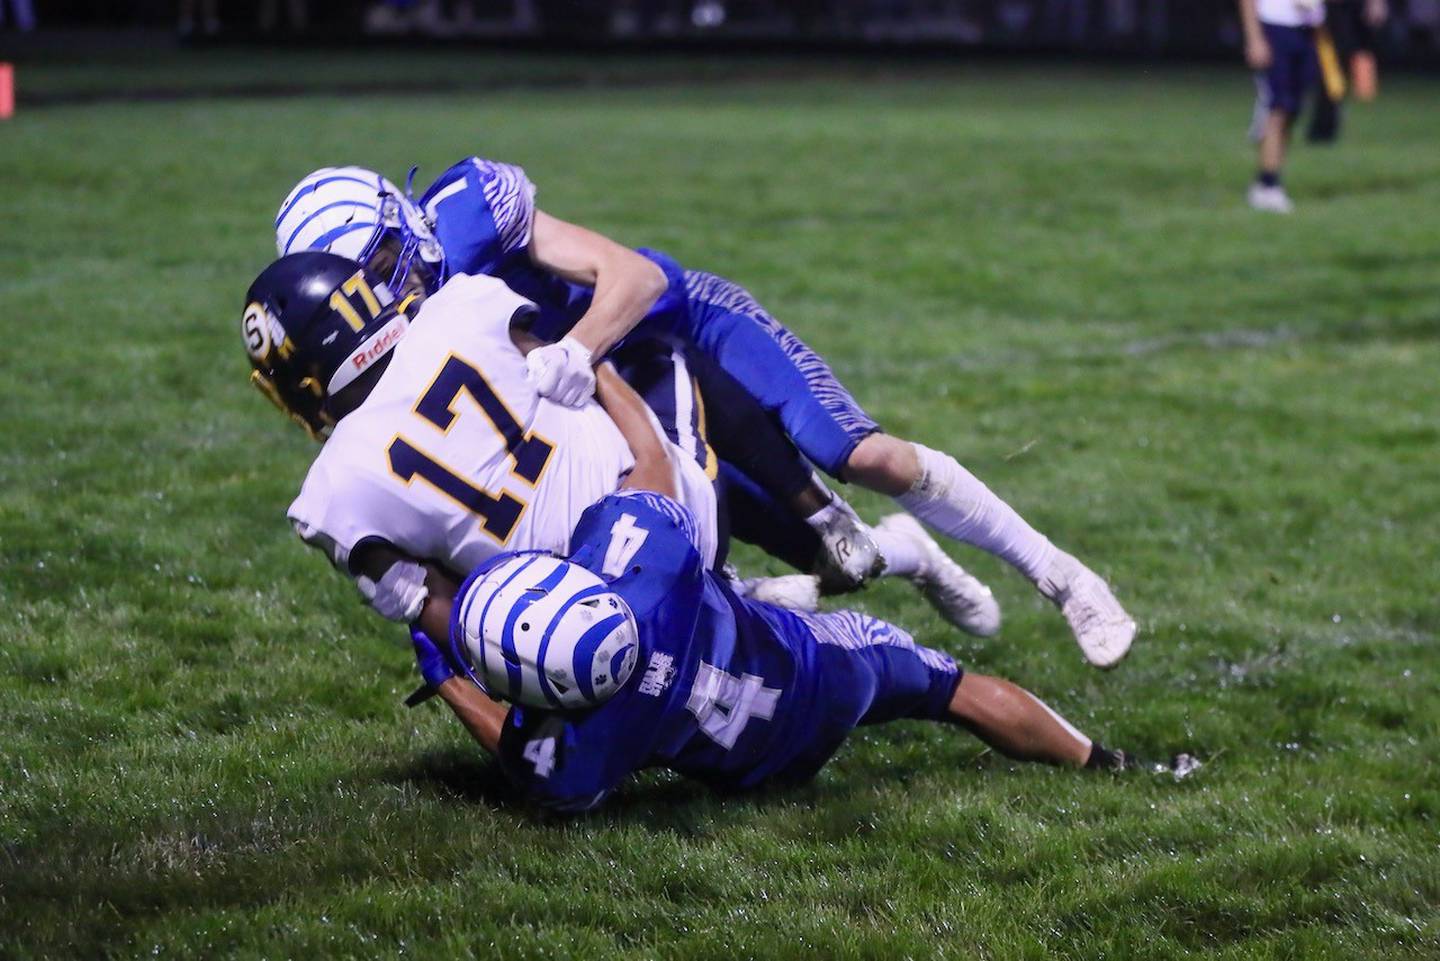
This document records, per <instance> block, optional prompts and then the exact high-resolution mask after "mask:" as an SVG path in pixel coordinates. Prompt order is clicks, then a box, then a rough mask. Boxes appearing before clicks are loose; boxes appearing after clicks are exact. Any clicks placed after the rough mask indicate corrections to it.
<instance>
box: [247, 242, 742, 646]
mask: <svg viewBox="0 0 1440 961" xmlns="http://www.w3.org/2000/svg"><path fill="white" fill-rule="evenodd" d="M396 308H397V305H396V304H395V303H393V298H392V296H391V295H390V293H389V291H388V290H387V288H386V287H385V286H384V285H383V284H381V283H380V282H378V280H377V279H376V278H375V277H374V276H373V275H371V274H369V273H368V272H367V271H365V270H364V269H363V268H361V267H360V266H359V265H358V264H356V263H354V262H353V261H349V260H346V259H345V258H343V257H338V256H335V255H333V254H322V253H305V254H297V255H292V256H290V257H285V258H282V259H281V260H278V261H276V262H275V263H274V264H272V265H271V266H270V267H269V268H267V269H266V270H265V271H264V272H263V273H261V275H260V276H259V277H258V278H257V279H256V281H255V283H254V284H252V285H251V288H250V291H249V294H248V295H247V306H246V309H245V314H244V318H243V334H244V337H245V343H246V349H247V352H248V353H249V355H250V360H251V364H252V366H253V367H254V371H253V373H252V375H251V377H252V380H253V381H254V382H255V383H256V385H257V386H259V387H260V388H261V390H262V391H264V392H265V393H266V394H267V395H268V396H269V397H270V398H271V399H272V400H273V401H275V402H276V403H277V405H279V406H280V407H281V408H282V409H283V410H285V411H287V412H288V413H290V414H291V416H292V417H293V418H294V419H295V420H296V421H297V422H299V423H300V424H301V425H302V426H303V427H305V429H306V430H307V431H309V432H310V433H311V434H312V435H313V436H316V437H323V438H324V439H325V444H324V447H322V448H321V451H320V454H319V455H318V456H317V457H316V459H315V462H314V464H313V465H312V466H311V468H310V471H309V474H308V475H307V477H306V479H305V483H304V486H303V487H302V489H301V491H300V495H299V497H297V498H296V499H295V502H294V503H293V504H291V506H290V510H289V517H290V520H291V522H292V523H293V525H294V527H295V530H296V532H297V533H298V534H299V535H300V537H301V538H303V539H304V540H305V541H306V542H307V543H309V544H311V545H312V546H315V547H318V548H320V549H322V550H323V551H324V552H325V553H326V554H327V555H328V556H329V557H330V559H331V561H332V562H333V563H334V564H335V565H336V566H337V567H339V568H340V569H341V570H344V571H346V572H348V573H350V574H351V575H352V576H354V577H355V578H356V582H357V584H358V586H359V587H360V590H361V593H362V594H364V595H365V597H366V599H367V600H369V601H370V603H371V604H372V605H373V606H374V607H375V608H376V609H377V610H378V611H379V612H380V613H381V614H383V615H384V616H386V617H388V618H390V619H392V620H397V621H409V620H412V619H413V618H414V616H415V614H416V613H417V612H418V610H419V605H420V604H421V603H422V602H423V600H424V596H425V591H424V575H423V571H422V569H421V567H420V566H419V564H417V563H414V559H421V558H423V559H426V560H431V561H435V562H437V563H440V564H442V565H443V566H445V567H447V568H449V569H450V570H452V571H455V572H457V573H464V572H465V571H468V570H470V569H472V568H474V567H475V566H477V565H478V564H480V563H481V562H483V561H484V560H486V559H487V558H489V557H491V556H493V555H494V554H497V553H499V552H501V551H504V550H516V549H539V550H548V551H556V552H561V553H563V552H564V551H565V550H566V549H567V548H568V546H569V537H570V532H571V531H572V530H573V529H574V526H575V523H576V521H577V520H578V519H579V517H580V514H581V513H582V512H583V511H584V510H585V508H587V507H589V506H590V505H591V504H593V503H594V502H596V501H597V500H599V499H600V498H601V497H603V496H604V495H606V494H608V493H610V492H612V491H614V490H615V489H616V488H617V487H618V486H619V484H620V481H621V479H622V477H623V476H624V475H625V474H626V473H627V472H628V471H630V470H631V469H632V468H633V467H634V464H635V458H634V456H633V454H632V451H631V443H644V442H646V438H647V437H653V430H652V429H651V427H650V423H649V418H650V415H649V413H648V412H646V411H644V409H643V406H641V404H640V401H639V399H638V398H637V397H635V396H634V394H633V393H631V392H629V391H628V389H627V388H624V387H623V384H621V383H620V381H619V379H618V377H616V376H615V375H614V374H613V372H609V371H607V372H606V379H607V383H610V384H611V386H614V387H616V388H618V390H620V391H623V392H624V393H625V394H627V395H628V398H624V399H625V400H626V401H633V404H631V406H632V407H633V408H634V409H638V410H640V411H641V413H640V414H638V415H637V414H635V413H634V411H633V410H627V409H620V410H612V411H611V413H610V414H607V413H606V411H605V410H603V409H602V408H601V406H600V404H598V403H589V404H586V405H584V406H582V407H580V408H568V407H564V406H561V405H559V404H555V403H552V402H550V401H547V400H543V399H542V398H540V396H539V395H538V394H537V393H536V391H535V389H534V387H533V386H531V385H530V384H529V382H528V381H527V379H526V375H525V370H526V367H525V354H524V351H523V350H522V348H521V346H520V343H523V338H524V337H525V336H526V335H524V334H523V333H520V332H518V331H515V330H513V329H512V327H511V322H512V320H514V319H515V318H516V316H517V315H519V314H523V313H524V312H525V311H527V310H530V309H533V308H532V307H531V306H530V304H529V302H528V301H526V300H524V299H523V298H521V297H520V296H518V295H517V294H515V293H514V292H512V291H511V290H510V289H509V288H508V287H506V286H505V284H504V282H503V281H500V280H496V279H495V278H492V277H485V276H476V277H463V278H456V281H455V282H453V283H451V284H448V285H447V286H446V287H445V289H444V290H443V291H442V292H440V293H438V294H436V295H435V296H433V297H431V298H430V299H429V300H428V301H426V303H425V306H424V309H423V310H421V311H420V312H418V313H417V314H416V315H415V318H414V320H413V321H412V320H410V319H409V318H408V317H407V316H406V315H405V314H404V313H402V312H400V311H399V310H398V309H396ZM609 378H613V382H611V381H609ZM610 397H611V395H610V394H608V393H607V394H605V395H603V398H604V399H605V400H610ZM627 416H628V417H630V418H632V420H633V418H634V417H636V416H639V417H642V418H644V419H645V421H646V423H644V424H643V427H644V430H643V431H639V432H635V433H636V436H637V437H638V438H639V439H638V440H636V437H627V436H626V435H624V434H622V432H621V429H620V428H619V427H617V421H618V422H619V423H622V424H623V423H625V419H626V417H627ZM668 460H669V463H671V464H672V465H673V470H674V473H675V483H676V484H677V485H678V488H679V490H680V491H681V492H682V493H681V500H682V501H683V503H684V504H685V506H686V507H687V508H689V509H690V510H691V511H692V512H693V513H694V514H695V516H696V518H697V519H698V521H699V525H700V530H701V538H702V543H703V544H704V548H703V553H704V555H705V559H706V562H707V563H711V562H713V560H714V557H715V551H716V547H717V536H716V506H715V493H714V488H713V486H712V484H711V482H710V479H709V478H708V477H706V476H705V474H704V472H703V471H702V470H701V469H700V467H699V466H698V465H697V464H696V463H695V461H694V460H693V459H691V458H687V457H684V456H679V455H678V453H677V454H676V455H675V456H671V457H669V458H668ZM367 548H387V550H385V551H383V552H376V551H369V550H367ZM396 551H398V552H399V554H400V555H403V556H404V557H406V558H409V559H411V560H409V561H407V562H404V563H394V562H393V561H394V558H395V552H396ZM367 554H375V555H377V556H379V557H381V558H383V562H381V563H376V562H375V561H374V560H373V559H372V558H371V557H367Z"/></svg>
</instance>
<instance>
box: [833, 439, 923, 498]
mask: <svg viewBox="0 0 1440 961" xmlns="http://www.w3.org/2000/svg"><path fill="white" fill-rule="evenodd" d="M844 474H845V476H844V479H845V480H846V481H849V482H851V483H854V484H859V485H860V486H862V487H868V488H870V489H871V490H874V491H879V492H880V493H882V494H889V495H891V496H892V497H893V496H896V495H899V494H903V493H905V492H906V491H908V490H910V488H912V487H914V486H915V481H916V480H918V479H919V477H920V458H919V456H918V455H917V454H916V453H915V447H914V445H913V444H911V443H910V442H909V441H904V440H900V439H899V438H898V437H891V436H890V435H889V434H871V435H870V436H869V437H867V438H865V439H864V440H862V441H861V442H860V443H859V444H858V445H856V447H855V450H854V451H852V452H851V454H850V459H849V460H847V461H846V462H845V472H844Z"/></svg>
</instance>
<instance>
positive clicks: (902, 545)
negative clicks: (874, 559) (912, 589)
mask: <svg viewBox="0 0 1440 961" xmlns="http://www.w3.org/2000/svg"><path fill="white" fill-rule="evenodd" d="M870 536H871V537H873V538H875V546H877V547H879V548H880V556H881V557H883V558H885V570H884V571H882V572H881V576H882V577H914V576H915V575H916V574H918V573H920V569H921V568H922V567H924V566H925V547H924V545H922V544H921V543H920V542H919V541H917V540H915V538H913V537H906V536H905V535H904V534H900V533H897V532H895V531H887V530H885V529H884V528H883V527H872V528H870Z"/></svg>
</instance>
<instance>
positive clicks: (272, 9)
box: [260, 0, 310, 33]
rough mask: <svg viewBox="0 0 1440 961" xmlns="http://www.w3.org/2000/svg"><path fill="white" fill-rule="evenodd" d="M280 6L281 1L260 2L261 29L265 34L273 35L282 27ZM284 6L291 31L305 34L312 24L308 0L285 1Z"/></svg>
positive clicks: (266, 0) (264, 0) (267, 0)
mask: <svg viewBox="0 0 1440 961" xmlns="http://www.w3.org/2000/svg"><path fill="white" fill-rule="evenodd" d="M280 5H281V3H280V0H260V29H261V30H262V31H264V32H265V33H273V32H274V31H275V29H276V28H277V27H279V26H280ZM284 5H285V13H286V15H287V17H288V18H289V23H290V29H291V30H292V31H294V32H295V33H304V32H305V27H306V25H308V24H309V22H310V5H309V3H307V2H306V0H285V4H284Z"/></svg>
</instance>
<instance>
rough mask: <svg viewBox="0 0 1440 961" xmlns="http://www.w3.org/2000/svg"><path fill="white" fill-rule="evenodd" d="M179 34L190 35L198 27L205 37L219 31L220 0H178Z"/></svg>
mask: <svg viewBox="0 0 1440 961" xmlns="http://www.w3.org/2000/svg"><path fill="white" fill-rule="evenodd" d="M178 28H179V30H180V36H182V37H192V36H194V35H195V32H196V30H197V29H198V30H199V31H200V32H201V33H203V34H205V36H207V37H213V36H215V35H216V34H217V33H219V32H220V0H180V23H179V25H178Z"/></svg>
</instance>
